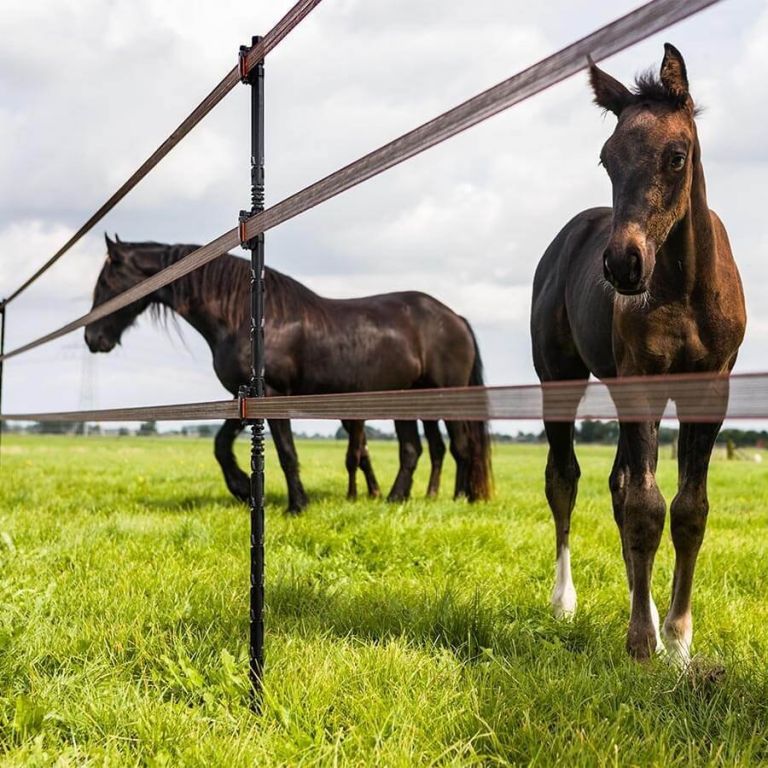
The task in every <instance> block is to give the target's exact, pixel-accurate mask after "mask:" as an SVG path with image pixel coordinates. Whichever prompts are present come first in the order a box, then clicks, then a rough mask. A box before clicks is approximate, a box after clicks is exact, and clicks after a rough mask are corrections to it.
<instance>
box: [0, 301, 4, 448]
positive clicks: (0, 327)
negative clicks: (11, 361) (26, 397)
mask: <svg viewBox="0 0 768 768" xmlns="http://www.w3.org/2000/svg"><path fill="white" fill-rule="evenodd" d="M4 354H5V299H3V300H2V301H0V457H1V456H2V442H3V428H4V427H5V419H4V418H3V417H2V413H3V363H4V362H5V361H4V360H3V355H4Z"/></svg>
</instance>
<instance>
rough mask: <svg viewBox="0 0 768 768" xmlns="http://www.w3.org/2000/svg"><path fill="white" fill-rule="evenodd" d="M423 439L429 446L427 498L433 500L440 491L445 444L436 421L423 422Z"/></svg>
mask: <svg viewBox="0 0 768 768" xmlns="http://www.w3.org/2000/svg"><path fill="white" fill-rule="evenodd" d="M422 423H423V424H424V437H426V438H427V445H429V461H430V463H431V469H430V472H429V484H428V485H427V497H428V498H430V499H434V498H436V497H437V494H438V493H439V491H440V475H441V473H442V471H443V457H444V456H445V442H444V441H443V436H442V435H441V434H440V425H439V424H438V422H436V421H424V422H422Z"/></svg>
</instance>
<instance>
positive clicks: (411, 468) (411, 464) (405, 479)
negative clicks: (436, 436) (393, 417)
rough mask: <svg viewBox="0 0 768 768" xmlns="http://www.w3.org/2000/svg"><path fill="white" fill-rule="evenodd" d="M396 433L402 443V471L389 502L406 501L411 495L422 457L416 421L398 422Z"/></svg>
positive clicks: (396, 479) (398, 474) (398, 475)
mask: <svg viewBox="0 0 768 768" xmlns="http://www.w3.org/2000/svg"><path fill="white" fill-rule="evenodd" d="M395 432H397V439H398V440H399V441H400V469H399V470H398V473H397V477H396V478H395V482H394V484H393V485H392V490H391V491H390V492H389V496H387V501H404V500H405V499H407V498H408V497H409V496H410V494H411V486H412V485H413V473H414V472H415V471H416V465H417V464H418V461H419V456H421V451H422V448H421V440H420V439H419V429H418V427H417V425H416V422H415V421H396V422H395Z"/></svg>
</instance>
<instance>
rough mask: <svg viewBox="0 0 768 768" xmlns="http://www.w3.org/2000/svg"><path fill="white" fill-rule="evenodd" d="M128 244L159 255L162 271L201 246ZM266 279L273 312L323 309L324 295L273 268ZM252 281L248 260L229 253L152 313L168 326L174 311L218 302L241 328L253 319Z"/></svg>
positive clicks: (176, 286) (174, 286)
mask: <svg viewBox="0 0 768 768" xmlns="http://www.w3.org/2000/svg"><path fill="white" fill-rule="evenodd" d="M124 245H125V246H126V247H127V248H129V249H130V250H136V251H141V252H142V253H149V254H151V255H153V256H154V255H155V254H156V255H157V258H158V261H159V267H160V269H165V268H166V267H169V266H171V264H174V263H176V262H177V261H180V260H181V259H183V258H184V257H185V256H188V255H189V254H190V253H192V251H194V250H196V249H197V248H199V247H200V246H197V245H165V244H162V243H153V242H147V243H126V244H124ZM264 278H265V283H266V292H267V295H268V296H269V299H268V301H269V305H270V312H271V313H277V314H278V315H279V316H285V315H290V316H296V315H297V313H300V312H306V311H308V310H311V308H319V303H320V301H321V298H320V296H318V295H317V294H316V293H315V292H314V291H312V290H310V289H309V288H307V287H306V286H305V285H302V284H301V283H300V282H298V280H294V279H293V278H292V277H289V276H288V275H284V274H283V273H282V272H278V271H277V270H275V269H271V268H270V267H267V268H266V270H265V275H264ZM250 281H251V266H250V263H249V262H248V260H247V259H244V258H241V257H239V256H234V255H233V254H230V253H227V254H224V255H223V256H220V257H219V258H217V259H214V260H213V261H209V262H208V263H207V264H204V265H203V266H202V267H199V268H198V269H196V270H194V272H190V273H189V274H187V275H184V276H183V277H180V278H179V279H178V280H176V281H174V282H173V283H171V284H170V285H168V286H167V290H168V291H169V292H170V295H171V301H170V303H169V304H166V303H162V302H153V303H152V305H151V307H150V310H151V312H152V316H153V318H154V319H155V320H157V321H160V322H163V323H167V320H168V315H169V314H170V310H175V309H179V308H180V307H184V306H193V305H195V306H200V305H203V306H205V305H208V306H211V305H213V304H214V303H215V304H216V305H217V314H218V315H219V316H221V317H222V318H223V319H224V321H225V323H226V324H227V326H228V327H230V328H239V327H241V326H242V325H243V324H247V323H248V322H249V320H250Z"/></svg>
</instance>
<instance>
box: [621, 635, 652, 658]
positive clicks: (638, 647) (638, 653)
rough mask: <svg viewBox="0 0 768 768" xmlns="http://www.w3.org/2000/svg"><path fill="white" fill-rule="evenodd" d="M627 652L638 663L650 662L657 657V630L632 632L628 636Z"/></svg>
mask: <svg viewBox="0 0 768 768" xmlns="http://www.w3.org/2000/svg"><path fill="white" fill-rule="evenodd" d="M627 652H628V653H629V655H630V656H631V657H632V658H633V659H635V660H636V661H650V659H652V658H653V657H654V656H655V655H656V630H655V629H654V628H653V627H650V628H649V629H647V630H632V629H630V631H629V633H628V634H627Z"/></svg>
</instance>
